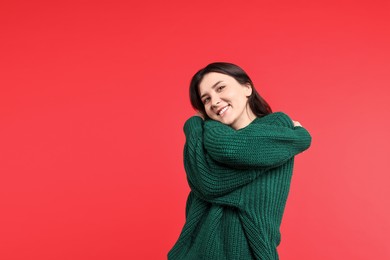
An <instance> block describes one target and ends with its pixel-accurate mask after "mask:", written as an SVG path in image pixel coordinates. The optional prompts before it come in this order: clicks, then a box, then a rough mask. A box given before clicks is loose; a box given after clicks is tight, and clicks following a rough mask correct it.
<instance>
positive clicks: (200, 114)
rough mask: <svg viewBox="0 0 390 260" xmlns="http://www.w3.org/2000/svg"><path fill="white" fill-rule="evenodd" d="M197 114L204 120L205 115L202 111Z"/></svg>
mask: <svg viewBox="0 0 390 260" xmlns="http://www.w3.org/2000/svg"><path fill="white" fill-rule="evenodd" d="M195 116H199V117H200V118H202V119H203V120H204V116H203V114H202V113H201V112H199V111H198V112H196V114H195Z"/></svg>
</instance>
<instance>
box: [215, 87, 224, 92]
mask: <svg viewBox="0 0 390 260" xmlns="http://www.w3.org/2000/svg"><path fill="white" fill-rule="evenodd" d="M224 88H225V86H224V85H222V86H219V87H218V88H217V92H221V91H222V90H223V89H224Z"/></svg>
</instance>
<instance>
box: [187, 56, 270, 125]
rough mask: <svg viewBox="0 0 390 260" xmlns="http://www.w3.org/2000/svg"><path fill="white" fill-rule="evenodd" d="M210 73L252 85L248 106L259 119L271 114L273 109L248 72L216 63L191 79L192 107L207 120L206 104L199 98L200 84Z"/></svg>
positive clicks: (229, 64) (233, 66)
mask: <svg viewBox="0 0 390 260" xmlns="http://www.w3.org/2000/svg"><path fill="white" fill-rule="evenodd" d="M210 72H217V73H222V74H225V75H228V76H231V77H233V78H234V79H235V80H236V81H237V82H238V83H240V84H242V85H245V84H250V86H251V87H252V94H251V95H250V96H249V97H248V104H249V107H250V108H251V110H252V112H253V113H254V114H255V115H256V116H257V117H263V116H265V115H268V114H271V113H272V109H271V107H270V105H269V104H268V103H267V101H265V100H264V98H262V97H261V96H260V95H259V93H258V92H257V91H256V89H255V87H254V85H253V82H252V80H251V79H250V78H249V76H248V75H247V74H246V72H245V71H244V70H243V69H241V68H240V67H239V66H237V65H235V64H232V63H227V62H214V63H210V64H209V65H207V66H206V67H204V68H203V69H201V70H199V71H198V72H197V73H196V74H195V75H194V76H193V77H192V79H191V83H190V101H191V105H192V107H193V108H194V109H195V110H197V111H199V112H200V113H202V115H203V116H204V117H205V118H209V117H208V116H207V113H206V110H205V108H204V104H203V102H202V100H201V98H200V96H199V84H200V82H201V81H202V80H203V77H204V76H205V75H206V74H207V73H210Z"/></svg>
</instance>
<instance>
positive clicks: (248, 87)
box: [243, 83, 252, 97]
mask: <svg viewBox="0 0 390 260" xmlns="http://www.w3.org/2000/svg"><path fill="white" fill-rule="evenodd" d="M243 86H244V88H245V90H244V91H245V95H246V96H247V97H250V95H252V86H251V84H249V83H246V84H244V85H243Z"/></svg>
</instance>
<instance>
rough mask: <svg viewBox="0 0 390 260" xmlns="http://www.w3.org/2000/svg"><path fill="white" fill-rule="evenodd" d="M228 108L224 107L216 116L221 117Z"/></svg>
mask: <svg viewBox="0 0 390 260" xmlns="http://www.w3.org/2000/svg"><path fill="white" fill-rule="evenodd" d="M228 108H229V106H226V107H224V108H223V109H222V110H221V111H219V113H218V115H222V114H223V113H225V111H226V110H227V109H228Z"/></svg>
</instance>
